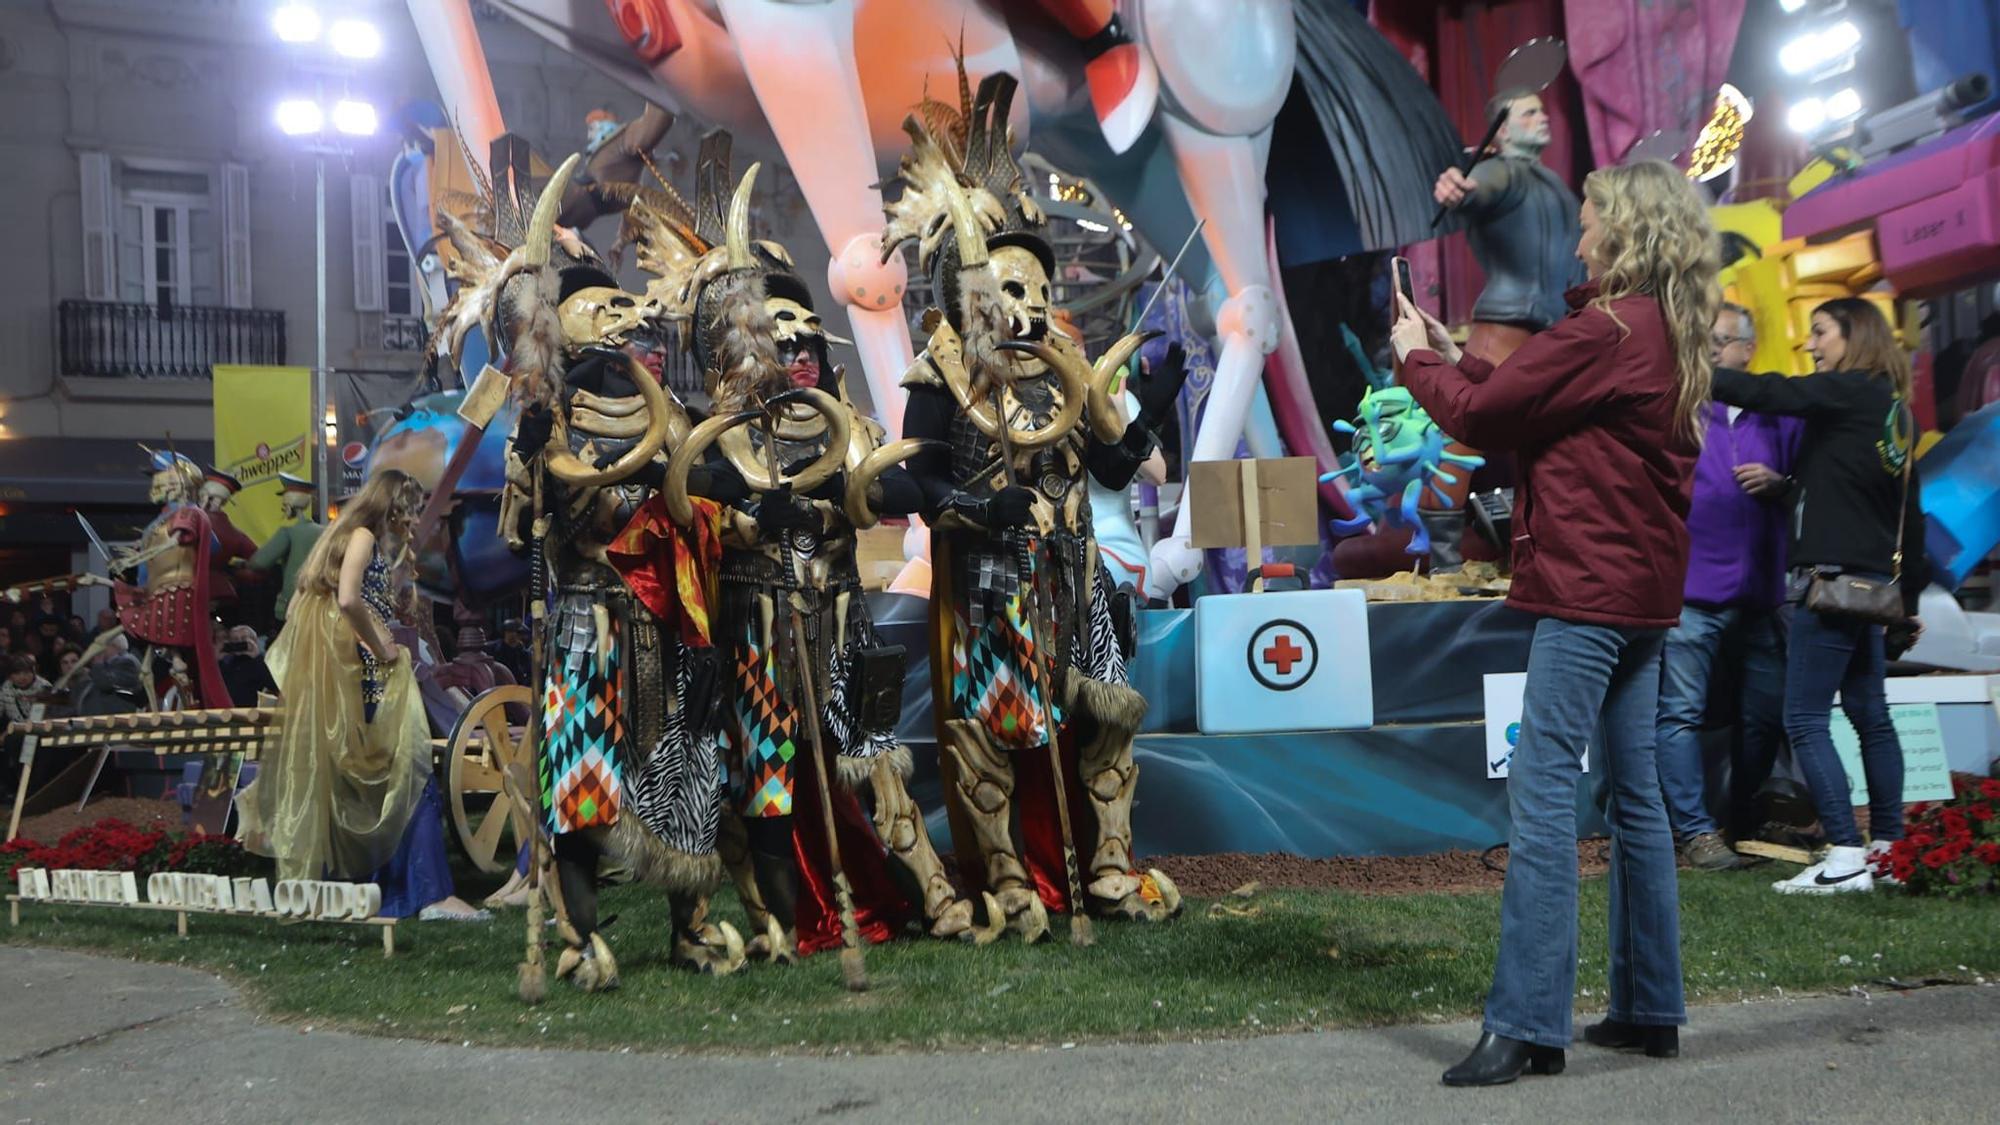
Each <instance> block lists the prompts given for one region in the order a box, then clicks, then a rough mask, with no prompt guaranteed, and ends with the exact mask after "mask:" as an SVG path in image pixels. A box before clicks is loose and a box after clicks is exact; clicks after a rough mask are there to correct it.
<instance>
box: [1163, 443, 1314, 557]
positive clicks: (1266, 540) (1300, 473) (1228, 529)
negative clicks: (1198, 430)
mask: <svg viewBox="0 0 2000 1125" xmlns="http://www.w3.org/2000/svg"><path fill="white" fill-rule="evenodd" d="M1246 470H1248V471H1251V472H1254V474H1255V476H1254V478H1253V480H1254V488H1255V501H1254V503H1255V505H1256V508H1257V515H1258V519H1257V532H1258V534H1257V536H1256V538H1257V540H1258V541H1259V542H1260V543H1261V544H1262V545H1263V546H1266V547H1299V546H1306V545H1308V544H1313V543H1317V542H1319V466H1318V465H1317V463H1315V462H1314V461H1313V459H1312V458H1310V457H1278V458H1271V459H1268V460H1257V461H1252V460H1243V461H1196V462H1194V463H1193V464H1191V465H1189V466H1188V496H1189V500H1188V501H1187V502H1189V503H1192V504H1193V505H1194V517H1193V518H1194V526H1193V530H1192V533H1191V535H1190V539H1191V540H1192V542H1193V544H1194V545H1195V546H1197V547H1204V548H1206V547H1244V546H1248V545H1249V543H1250V539H1251V536H1250V534H1249V530H1250V529H1248V528H1246V527H1245V526H1244V518H1243V517H1244V513H1245V512H1246V511H1247V510H1248V508H1249V504H1250V501H1249V498H1248V497H1247V496H1246V495H1245V489H1244V473H1245V471H1246Z"/></svg>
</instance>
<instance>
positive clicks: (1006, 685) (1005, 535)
mask: <svg viewBox="0 0 2000 1125" xmlns="http://www.w3.org/2000/svg"><path fill="white" fill-rule="evenodd" d="M962 65H963V64H962V63H961V73H960V82H959V99H958V100H959V104H958V105H957V106H956V107H954V106H949V105H945V104H943V103H940V102H937V101H927V102H925V103H924V104H923V106H922V107H921V108H920V110H919V112H918V113H917V114H915V115H913V116H912V117H910V118H909V119H908V120H907V121H906V122H905V123H904V130H905V131H906V132H908V133H909V134H910V137H911V139H912V141H913V142H914V144H913V147H912V148H911V150H910V152H909V153H907V154H906V155H905V156H904V157H903V160H902V163H901V167H900V179H901V182H902V185H903V193H902V197H901V198H900V199H899V200H898V201H897V202H895V203H893V204H891V205H890V206H889V208H888V212H889V216H890V222H889V224H888V228H887V230H886V231H885V232H884V234H883V238H882V242H883V245H884V247H885V251H884V253H885V255H886V254H889V253H894V252H896V250H898V249H899V248H900V247H902V246H903V244H905V243H907V242H911V241H915V242H917V243H918V258H919V263H920V265H921V266H922V268H923V269H924V270H925V271H926V272H927V273H929V275H930V277H931V279H932V281H933V283H934V284H935V286H936V292H937V295H938V301H939V304H940V305H941V306H942V307H941V308H939V309H933V310H931V311H930V312H928V313H926V315H925V317H924V322H923V325H924V330H925V332H926V333H928V335H929V339H928V341H927V345H926V347H925V350H924V352H923V354H922V355H920V356H919V357H918V358H917V361H916V363H915V364H914V365H912V367H911V369H910V371H909V373H908V375H907V376H906V377H905V378H904V381H903V385H904V387H906V388H907V389H908V392H909V401H908V404H907V407H906V410H905V413H904V423H903V429H904V435H905V437H906V438H915V439H928V440H930V441H932V442H935V443H936V444H935V445H934V446H929V447H926V449H925V450H924V451H923V452H921V453H919V454H917V455H916V456H914V457H913V458H911V460H910V462H909V464H910V469H911V472H912V475H913V476H914V477H915V478H916V480H917V483H918V485H919V487H920V488H921V489H922V491H923V493H924V497H923V512H924V515H925V517H926V519H928V520H929V521H930V523H931V526H932V528H933V531H932V535H931V548H932V562H933V568H932V573H933V583H934V586H933V591H932V597H931V612H932V621H933V626H934V629H933V644H932V653H931V662H932V663H931V667H932V669H933V682H934V684H935V685H936V699H935V707H936V712H937V716H938V720H939V747H940V767H941V770H942V772H943V774H944V777H945V784H946V800H947V802H948V805H949V812H950V815H951V820H952V825H953V839H954V842H955V844H956V852H957V855H958V857H959V860H960V867H961V871H962V874H963V875H964V877H965V880H966V882H967V884H968V886H970V887H972V888H975V889H983V890H987V891H990V892H991V893H992V894H993V895H994V896H995V897H996V898H997V899H998V901H999V904H1000V906H1001V907H1002V909H1003V910H1004V912H1005V913H1006V916H1007V919H1008V925H1009V927H1010V928H1012V929H1014V930H1015V931H1017V932H1019V933H1021V934H1022V935H1023V936H1024V937H1026V938H1028V939H1029V940H1034V939H1035V938H1038V937H1040V936H1041V935H1042V934H1043V933H1044V932H1045V931H1046V929H1047V912H1046V909H1045V908H1055V909H1066V910H1071V911H1078V912H1081V911H1085V910H1088V911H1091V912H1093V913H1109V914H1114V915H1119V916H1124V917H1129V918H1136V919H1148V920H1152V919H1162V918H1166V917H1169V916H1171V915H1172V914H1174V913H1175V912H1176V911H1177V910H1178V909H1179V906H1180V895H1179V892H1178V891H1177V890H1176V889H1175V888H1174V886H1173V884H1172V882H1171V881H1170V880H1168V879H1167V878H1166V877H1165V876H1164V875H1162V874H1160V873H1159V872H1157V871H1149V872H1141V871H1139V870H1138V869H1137V868H1136V867H1135V864H1134V861H1133V857H1132V829H1131V807H1132V794H1133V787H1134V785H1135V784H1136V783H1137V781H1138V767H1137V766H1136V765H1135V764H1134V762H1133V759H1132V738H1133V735H1134V734H1135V733H1136V732H1137V730H1138V726H1139V721H1140V719H1141V718H1142V717H1143V715H1144V713H1145V709H1146V703H1145V700H1144V699H1143V698H1141V697H1140V696H1139V694H1138V693H1137V692H1135V691H1133V690H1132V688H1131V687H1130V686H1129V685H1128V683H1127V677H1126V671H1125V661H1126V657H1127V652H1128V648H1129V643H1130V642H1129V640H1128V638H1127V637H1126V636H1121V635H1120V634H1121V630H1120V629H1119V628H1118V627H1117V625H1116V624H1115V620H1116V615H1115V614H1114V609H1113V590H1112V587H1111V584H1110V583H1109V582H1108V581H1107V579H1106V576H1105V574H1104V572H1103V569H1102V566H1101V563H1100V561H1099V557H1098V552H1097V549H1096V547H1095V545H1094V543H1093V542H1092V536H1091V512H1090V501H1089V497H1088V490H1087V488H1086V487H1085V483H1084V481H1085V474H1086V473H1089V474H1090V475H1091V476H1092V477H1095V478H1096V479H1097V481H1098V482H1099V483H1100V484H1102V485H1104V486H1105V487H1107V488H1110V489H1113V490H1114V491H1115V490H1122V489H1123V488H1125V487H1126V486H1127V485H1128V484H1129V483H1130V481H1131V479H1132V476H1133V474H1134V472H1135V471H1136V470H1137V468H1138V466H1139V465H1140V463H1141V462H1143V461H1144V460H1145V458H1146V457H1147V455H1148V454H1149V453H1150V452H1151V451H1152V450H1153V448H1154V446H1155V444H1156V442H1155V440H1154V437H1153V434H1152V430H1153V428H1154V427H1155V426H1156V425H1157V423H1158V422H1159V421H1160V420H1161V419H1162V418H1164V417H1165V415H1166V412H1167V411H1168V410H1169V409H1170V408H1171V404H1172V401H1173V397H1174V395H1175V394H1177V393H1178V391H1179V384H1180V381H1181V378H1182V375H1181V372H1180V371H1178V370H1162V371H1161V372H1159V373H1157V374H1155V375H1154V376H1153V377H1151V378H1149V379H1148V380H1146V381H1145V383H1144V384H1143V385H1142V386H1141V387H1140V388H1139V389H1138V397H1139V400H1140V407H1139V411H1138V416H1137V417H1136V418H1132V419H1129V420H1128V419H1127V418H1125V417H1124V415H1123V412H1122V410H1121V408H1120V406H1119V405H1118V404H1117V403H1116V402H1115V401H1114V400H1113V399H1112V398H1111V397H1110V395H1109V393H1108V389H1107V388H1108V387H1109V385H1110V382H1111V379H1112V377H1113V376H1114V375H1115V374H1116V372H1117V369H1118V368H1119V367H1120V366H1122V365H1123V364H1124V362H1125V361H1126V360H1127V359H1129V358H1130V356H1131V355H1132V353H1133V351H1134V350H1135V349H1136V348H1137V347H1138V345H1139V343H1140V342H1141V337H1139V336H1137V335H1133V336H1127V337H1125V338H1124V339H1123V340H1120V341H1119V342H1118V343H1117V344H1115V345H1114V346H1112V348H1111V349H1110V350H1109V351H1108V352H1107V353H1106V354H1105V356H1104V357H1103V358H1102V359H1100V360H1099V361H1098V363H1097V364H1096V366H1095V368H1093V367H1092V365H1091V364H1090V363H1089V362H1087V361H1086V360H1085V359H1084V356H1083V354H1082V352H1081V351H1080V350H1079V349H1078V347H1077V346H1076V345H1075V344H1073V343H1071V342H1070V341H1069V340H1068V338H1067V337H1066V336H1064V335H1063V334H1061V333H1059V332H1050V331H1049V315H1050V310H1049V299H1050V294H1049V276H1050V274H1051V272H1052V271H1053V268H1054V262H1053V253H1052V251H1051V249H1050V247H1049V243H1048V241H1047V240H1046V238H1045V237H1044V236H1043V234H1042V230H1043V227H1044V223H1045V216H1044V214H1043V211H1042V209H1041V207H1040V206H1039V205H1038V204H1037V203H1036V201H1035V199H1034V197H1033V196H1032V195H1031V194H1030V193H1029V192H1028V190H1027V188H1026V186H1025V185H1024V183H1023V180H1022V175H1021V171H1020V168H1019V166H1018V165H1017V164H1016V163H1015V159H1014V155H1013V152H1012V148H1011V144H1012V137H1011V135H1010V133H1009V130H1008V129H1007V114H1008V109H1009V106H1010V104H1011V102H1012V99H1013V95H1014V91H1015V86H1016V84H1015V80H1014V78H1013V77H1012V76H1011V75H1007V74H995V75H991V76H989V77H987V78H986V79H985V80H984V81H982V82H981V83H980V84H979V88H978V93H977V96H976V97H974V96H972V94H971V92H970V91H969V90H968V88H967V84H966V82H965V80H964V74H963V70H962ZM1170 366H1171V365H1170ZM1052 745H1053V747H1055V748H1057V749H1059V751H1060V759H1061V776H1060V777H1057V776H1056V775H1055V774H1054V773H1053V772H1052V771H1053V770H1054V769H1055V768H1056V767H1055V766H1054V765H1052V763H1051V758H1052V756H1053V755H1052V754H1051V746H1052ZM1072 778H1073V779H1074V780H1075V781H1077V782H1080V783H1081V786H1082V792H1083V794H1084V796H1085V801H1084V802H1082V803H1081V807H1079V808H1076V809H1071V808H1070V807H1069V802H1068V799H1067V797H1066V792H1067V789H1068V783H1069V781H1070V780H1071V779H1072ZM1017 814H1018V817H1019V822H1020V826H1021V827H1020V838H1019V839H1017V838H1016V836H1015V834H1014V831H1013V828H1012V822H1013V819H1014V818H1015V816H1016V815H1017ZM1065 822H1067V826H1068V827H1069V829H1070V835H1069V836H1068V837H1067V838H1065V834H1064V831H1063V829H1064V827H1065ZM1072 853H1073V854H1072ZM1079 867H1081V870H1078V868H1079ZM1085 885H1087V891H1084V890H1083V886H1085ZM1079 899H1081V900H1082V901H1079Z"/></svg>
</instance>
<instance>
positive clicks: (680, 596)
mask: <svg viewBox="0 0 2000 1125" xmlns="http://www.w3.org/2000/svg"><path fill="white" fill-rule="evenodd" d="M693 503H694V515H695V519H694V526H693V527H687V528H684V527H681V526H680V525H678V524H676V523H674V521H673V520H672V519H670V518H669V517H668V516H667V501H666V498H665V497H664V496H661V495H660V494H659V493H654V494H653V495H652V496H651V497H648V498H647V500H646V502H645V503H644V504H642V505H640V506H639V510H638V511H636V512H633V513H632V518H631V519H630V520H628V521H627V522H626V524H625V528H624V530H622V531H620V532H619V533H618V535H617V537H616V538H614V539H613V540H612V541H611V543H610V544H609V545H607V546H606V547H605V548H604V558H605V561H607V562H609V563H610V564H611V569H613V570H616V571H617V572H618V576H619V577H620V578H623V579H624V580H625V586H626V588H627V589H629V590H631V591H632V596H634V597H636V598H638V599H639V602H640V604H641V605H644V606H645V607H646V608H647V609H649V610H651V611H652V613H653V616H655V617H657V618H659V619H660V620H661V621H662V622H666V623H670V624H673V625H674V626H676V627H677V628H678V629H679V631H680V638H681V640H682V641H683V642H685V643H686V644H687V645H689V646H690V647H693V648H705V647H707V646H708V645H709V644H711V643H712V641H711V638H712V637H713V635H714V634H713V622H712V620H711V619H710V616H709V615H710V613H711V611H712V608H713V606H714V605H715V576H716V574H717V573H718V572H719V569H720V567H721V565H722V530H721V519H722V515H721V513H722V509H721V507H720V506H719V505H717V504H716V502H715V501H713V500H704V499H702V498H700V497H695V498H693Z"/></svg>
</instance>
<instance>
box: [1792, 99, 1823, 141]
mask: <svg viewBox="0 0 2000 1125" xmlns="http://www.w3.org/2000/svg"><path fill="white" fill-rule="evenodd" d="M1785 124H1787V125H1789V126H1791V129H1792V132H1794V133H1814V132H1818V131H1819V127H1820V126H1822V125H1824V124H1826V103H1825V102H1823V101H1820V100H1819V99H1818V98H1807V99H1806V100H1805V101H1802V102H1800V103H1799V104H1797V105H1795V106H1793V107H1792V108H1791V109H1790V110H1788V111H1787V112H1786V113H1785Z"/></svg>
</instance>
